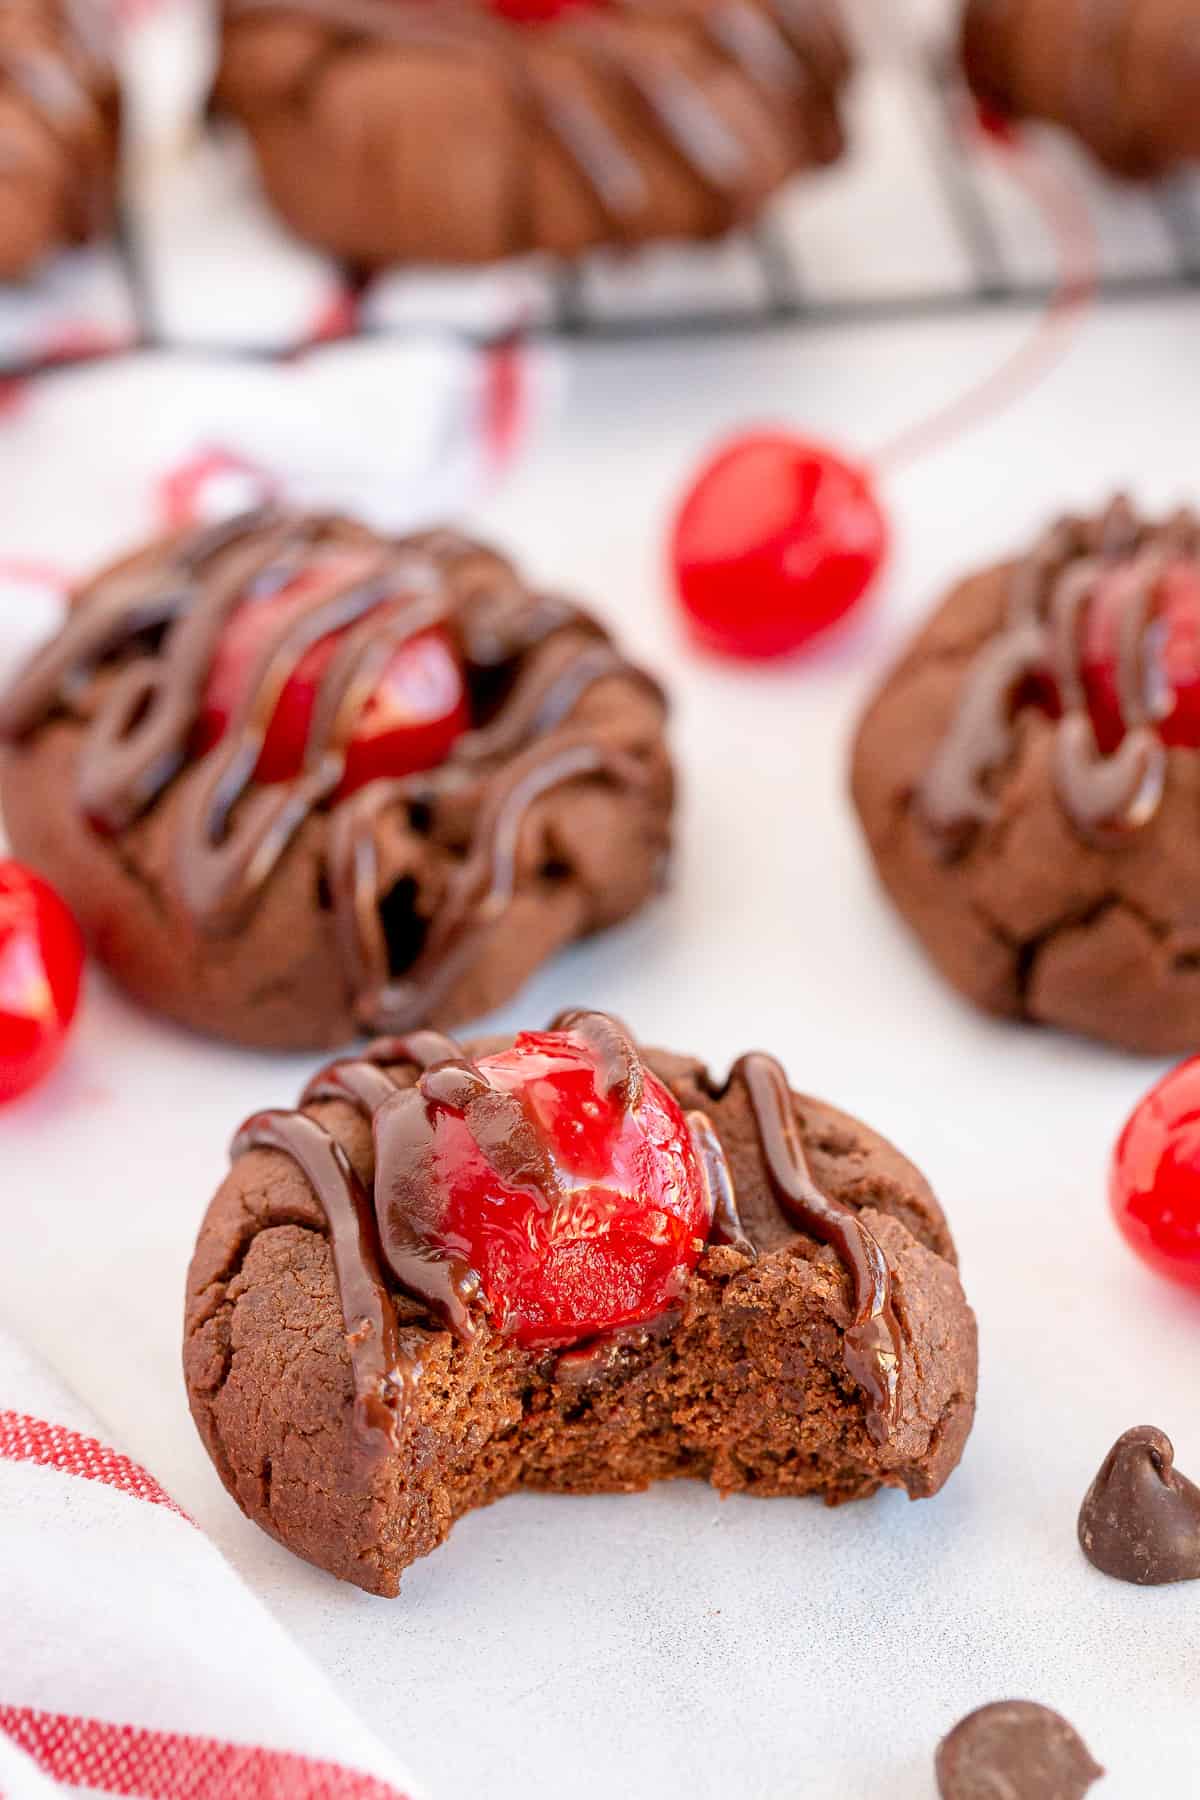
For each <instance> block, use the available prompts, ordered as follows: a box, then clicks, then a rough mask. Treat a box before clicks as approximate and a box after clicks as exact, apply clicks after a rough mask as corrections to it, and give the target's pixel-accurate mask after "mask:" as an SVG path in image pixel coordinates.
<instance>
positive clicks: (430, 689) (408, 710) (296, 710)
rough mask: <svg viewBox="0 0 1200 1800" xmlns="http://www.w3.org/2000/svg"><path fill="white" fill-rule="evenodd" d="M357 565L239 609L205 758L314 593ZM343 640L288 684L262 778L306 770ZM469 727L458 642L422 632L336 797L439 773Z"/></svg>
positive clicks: (324, 564)
mask: <svg viewBox="0 0 1200 1800" xmlns="http://www.w3.org/2000/svg"><path fill="white" fill-rule="evenodd" d="M356 566H357V565H356V564H355V562H354V561H353V560H352V559H347V558H346V557H344V556H342V557H329V558H326V559H325V560H323V561H320V562H317V563H314V564H313V566H312V567H311V568H309V569H307V570H305V572H304V573H303V574H302V575H298V576H296V577H295V578H294V579H293V580H291V581H289V582H288V583H287V584H286V585H285V586H283V587H280V588H278V589H276V590H275V591H273V592H268V593H265V594H260V595H250V596H248V597H247V598H246V599H245V600H244V601H243V602H242V604H241V605H240V606H239V607H238V608H237V609H236V611H235V612H234V613H233V615H232V617H231V618H230V620H229V622H228V624H227V625H226V627H225V631H224V633H223V634H222V637H221V642H220V644H219V646H218V649H217V654H216V656H215V658H214V659H213V664H212V668H211V670H210V672H209V677H208V683H207V686H206V688H205V693H204V700H203V704H202V706H201V711H200V716H199V719H198V721H197V725H196V732H195V737H194V740H193V749H194V751H195V754H196V755H198V756H203V755H205V754H206V753H207V752H208V751H209V750H211V749H212V747H213V746H214V745H215V744H217V743H218V742H219V741H220V739H221V738H222V737H223V736H224V734H225V732H226V730H227V729H228V726H229V721H230V719H231V718H232V717H233V714H234V712H235V711H236V709H237V707H238V706H239V705H240V703H241V701H242V699H243V697H244V696H245V693H246V689H247V686H248V684H249V682H250V681H251V679H252V677H253V675H254V673H255V671H256V669H257V668H258V666H259V663H260V661H261V658H262V657H263V655H264V654H265V653H266V651H267V650H268V647H269V645H270V643H271V641H272V639H273V638H275V637H276V636H277V635H278V633H279V632H280V631H282V630H286V628H287V625H288V622H289V620H291V619H292V618H294V617H295V616H296V615H297V613H298V612H299V610H300V609H301V607H302V606H303V605H304V604H305V603H307V602H310V601H311V600H312V599H313V597H314V595H318V594H319V593H320V592H321V591H323V590H326V589H327V590H328V591H329V592H330V593H331V594H332V593H334V592H335V591H336V589H337V588H338V587H339V586H340V585H342V584H343V583H344V582H345V581H346V579H347V578H348V577H349V578H352V577H353V574H354V572H355V569H356ZM344 635H345V632H344V630H343V631H334V632H330V633H329V634H328V635H327V636H325V637H323V638H319V639H318V640H317V641H316V642H315V643H314V644H312V645H311V646H310V647H309V649H308V650H307V651H306V652H305V653H304V655H303V656H302V658H301V660H300V662H299V663H298V665H297V667H296V670H295V673H294V674H293V675H292V677H291V679H290V680H289V681H288V682H287V683H286V684H285V685H284V687H283V689H282V691H281V692H280V694H279V697H278V699H277V701H276V703H275V707H274V710H273V712H272V714H271V720H270V724H269V725H268V727H267V730H266V734H265V736H264V738H263V744H262V749H261V751H260V753H259V758H258V762H257V764H256V766H255V771H254V777H255V780H256V781H260V782H274V781H290V780H291V779H292V778H293V776H295V775H297V774H298V773H299V771H300V767H301V764H302V762H303V757H304V746H305V743H306V741H307V738H308V730H309V726H310V724H311V721H312V716H313V709H314V707H315V704H316V698H317V690H318V688H319V687H320V685H321V681H322V678H323V677H324V675H325V672H326V670H327V669H328V667H329V665H330V663H331V661H332V660H333V657H334V656H335V654H336V652H337V648H338V645H339V643H340V642H341V640H342V638H343V637H344ZM469 726H470V709H469V705H468V699H467V689H466V681H465V678H464V675H463V669H462V664H461V662H460V660H459V657H458V653H457V651H456V650H455V648H454V645H453V644H452V643H451V641H450V638H449V637H448V635H447V634H446V632H445V631H443V630H441V629H440V628H439V627H432V628H430V629H429V630H426V631H421V632H418V633H416V634H415V635H414V636H413V637H411V638H409V639H407V640H406V641H405V642H404V643H402V644H401V645H399V646H398V648H397V650H396V652H395V654H394V655H393V656H392V658H391V659H390V661H389V662H388V663H387V665H386V667H385V668H384V670H383V673H382V675H381V676H380V679H379V681H378V682H377V684H376V686H375V688H374V690H373V692H372V693H371V695H370V697H369V698H368V699H367V701H366V703H365V704H364V706H363V709H362V712H361V714H360V716H359V719H358V723H357V724H356V726H355V729H354V733H353V736H352V737H351V739H350V742H349V745H348V746H347V749H346V766H345V770H344V772H343V775H342V780H341V783H340V785H339V787H338V789H337V792H336V794H335V796H334V798H335V799H337V800H344V799H345V798H346V797H347V795H349V794H352V793H354V792H355V791H356V789H358V788H361V787H365V786H366V784H367V783H368V782H370V781H375V780H377V779H379V778H382V777H390V778H395V777H398V776H401V775H411V774H414V773H415V772H416V771H418V770H420V769H431V768H434V767H435V766H436V765H437V764H438V763H440V762H443V761H444V760H445V758H446V757H447V756H448V755H449V753H450V750H451V749H452V747H453V745H454V743H455V741H456V740H457V739H458V738H459V737H460V736H461V735H462V733H463V732H464V731H466V730H467V729H468V728H469Z"/></svg>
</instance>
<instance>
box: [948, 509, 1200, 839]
mask: <svg viewBox="0 0 1200 1800" xmlns="http://www.w3.org/2000/svg"><path fill="white" fill-rule="evenodd" d="M1197 556H1200V519H1197V517H1196V516H1195V515H1194V514H1192V513H1190V512H1180V513H1178V514H1176V515H1175V516H1174V517H1172V518H1170V519H1168V520H1167V521H1166V522H1165V523H1164V524H1162V525H1160V526H1157V527H1153V526H1148V525H1143V524H1141V523H1139V521H1138V520H1137V518H1136V517H1135V516H1134V514H1133V512H1132V509H1131V508H1130V506H1129V504H1128V502H1127V501H1126V500H1124V499H1122V498H1118V499H1117V500H1114V501H1113V503H1112V504H1111V505H1110V506H1109V508H1108V509H1107V511H1106V512H1104V513H1103V514H1102V515H1101V516H1100V517H1099V518H1098V519H1096V520H1082V519H1064V520H1060V521H1059V522H1058V523H1057V524H1056V525H1054V526H1053V527H1052V528H1051V529H1050V530H1049V531H1048V532H1047V533H1046V535H1045V537H1044V538H1043V539H1042V541H1041V542H1040V543H1039V544H1038V546H1037V548H1036V549H1035V550H1034V551H1033V553H1032V555H1031V556H1029V557H1028V558H1026V560H1025V561H1024V562H1022V563H1020V564H1018V565H1017V566H1016V568H1015V569H1014V570H1013V573H1012V575H1011V577H1010V586H1009V603H1008V615H1007V619H1006V622H1005V624H1004V626H1003V628H1002V629H1001V631H1000V632H999V633H998V634H997V635H996V636H995V637H993V638H992V639H990V640H989V642H987V643H986V644H985V645H984V646H983V648H982V650H980V651H979V653H978V654H977V656H976V658H975V660H974V662H973V664H972V665H971V668H970V670H969V671H968V674H967V677H966V681H965V683H964V686H963V691H962V697H961V700H960V703H959V707H958V711H957V713H956V714H955V716H954V719H953V720H952V722H951V725H950V728H949V731H948V732H947V734H946V737H945V739H944V740H943V742H942V745H941V748H940V749H939V750H938V752H937V755H936V756H935V757H934V759H933V761H932V763H931V764H930V767H929V769H928V772H927V773H926V776H925V779H924V781H923V783H922V785H921V788H920V792H919V805H920V810H921V813H922V815H923V817H924V818H925V820H926V822H927V823H928V824H929V826H930V827H931V828H932V829H933V831H934V832H935V833H937V835H938V836H939V837H940V838H941V839H942V840H943V842H944V843H945V845H946V847H947V849H948V850H949V851H950V852H951V853H952V854H953V853H955V852H958V851H960V850H961V849H963V848H964V847H965V846H966V845H967V844H968V843H969V842H970V839H971V836H972V834H973V833H974V831H975V830H976V829H977V828H978V827H979V826H981V825H985V824H987V823H988V821H989V820H991V819H993V818H994V817H995V816H996V813H997V810H998V806H999V802H998V799H997V796H996V793H995V779H996V777H997V776H998V774H999V773H1000V771H1001V770H1002V769H1003V768H1004V766H1005V764H1006V763H1007V762H1009V761H1010V759H1011V757H1012V755H1013V752H1014V749H1015V747H1016V741H1017V736H1016V733H1017V725H1016V720H1017V715H1018V713H1019V711H1020V709H1021V705H1022V701H1023V698H1024V694H1025V690H1026V688H1027V686H1028V684H1029V683H1031V682H1033V681H1035V680H1037V679H1039V678H1042V679H1045V678H1046V677H1050V678H1051V679H1052V680H1053V681H1054V683H1055V685H1056V687H1057V690H1058V695H1059V700H1060V704H1061V709H1062V711H1061V717H1060V718H1059V720H1058V723H1057V726H1056V729H1055V743H1054V780H1055V785H1056V788H1057V791H1058V794H1059V798H1060V800H1061V802H1062V805H1063V808H1064V810H1065V811H1066V813H1067V816H1068V818H1070V820H1071V821H1072V823H1073V824H1074V826H1075V828H1076V829H1077V830H1078V831H1079V832H1080V833H1081V835H1083V836H1085V837H1087V838H1090V839H1094V840H1096V841H1098V842H1109V841H1112V840H1114V839H1120V838H1122V837H1124V836H1127V835H1128V833H1130V832H1131V831H1136V830H1138V829H1139V828H1140V827H1141V826H1143V825H1145V824H1146V823H1147V822H1148V821H1149V820H1150V819H1151V818H1153V816H1154V814H1155V813H1156V812H1157V810H1158V807H1159V804H1160V802H1161V800H1162V795H1163V789H1164V784H1165V781H1166V769H1167V752H1166V747H1165V746H1164V744H1163V741H1162V738H1161V736H1160V734H1159V732H1158V729H1157V726H1158V724H1159V722H1160V721H1161V720H1162V719H1163V717H1164V716H1165V715H1166V713H1167V712H1168V711H1169V710H1170V706H1171V701H1172V696H1171V694H1170V692H1169V690H1168V689H1167V688H1166V684H1165V682H1164V680H1163V677H1162V673H1161V671H1160V669H1159V667H1158V659H1157V655H1156V645H1155V642H1154V637H1155V634H1154V629H1153V620H1154V609H1155V603H1156V597H1157V590H1158V585H1159V580H1160V577H1161V575H1162V573H1163V571H1164V569H1165V568H1166V567H1167V566H1168V565H1169V564H1170V563H1171V561H1172V560H1179V559H1182V558H1195V557H1197ZM1101 578H1105V579H1108V580H1116V581H1119V582H1120V584H1121V586H1120V593H1119V606H1120V622H1119V637H1118V645H1117V671H1116V674H1117V698H1118V702H1119V706H1120V714H1121V723H1122V726H1123V735H1122V737H1121V740H1120V742H1119V744H1118V745H1117V746H1116V748H1115V749H1114V750H1113V751H1112V752H1111V754H1108V755H1105V754H1104V753H1103V752H1102V751H1101V750H1100V748H1099V746H1098V744H1097V741H1096V732H1095V727H1094V725H1093V722H1092V718H1091V714H1090V711H1089V707H1088V697H1087V693H1086V690H1085V686H1084V680H1083V672H1082V656H1083V648H1082V646H1083V628H1084V623H1085V617H1084V615H1085V611H1086V607H1087V605H1088V603H1089V601H1090V599H1091V596H1092V594H1093V593H1094V591H1095V587H1096V583H1097V581H1098V580H1099V579H1101Z"/></svg>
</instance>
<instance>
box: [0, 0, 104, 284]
mask: <svg viewBox="0 0 1200 1800" xmlns="http://www.w3.org/2000/svg"><path fill="white" fill-rule="evenodd" d="M118 112H119V103H118V97H117V81H116V73H115V71H114V68H113V64H112V57H111V48H110V44H109V39H108V24H107V20H106V15H105V13H104V12H103V10H102V8H101V6H100V4H99V0H78V3H77V4H70V5H68V4H67V3H66V0H5V4H4V5H3V6H0V280H4V281H11V280H13V279H14V278H16V277H19V276H24V275H28V274H29V273H30V272H31V271H32V270H34V269H35V268H36V267H37V266H38V264H39V263H41V262H42V261H43V260H44V259H45V258H46V257H47V256H49V255H51V254H52V253H53V252H54V251H56V250H62V249H65V248H67V247H69V246H70V245H72V244H80V243H83V242H84V241H85V240H87V239H88V238H91V237H95V236H97V235H99V234H100V233H101V232H103V231H104V230H105V229H107V226H108V224H109V221H110V219H111V216H112V210H113V200H114V190H115V184H116V173H115V170H116V155H117V135H118Z"/></svg>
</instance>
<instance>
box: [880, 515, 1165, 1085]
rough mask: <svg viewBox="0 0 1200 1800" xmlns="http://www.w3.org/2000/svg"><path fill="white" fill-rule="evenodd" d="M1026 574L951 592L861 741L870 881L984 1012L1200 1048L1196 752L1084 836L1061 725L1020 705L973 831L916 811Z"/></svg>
mask: <svg viewBox="0 0 1200 1800" xmlns="http://www.w3.org/2000/svg"><path fill="white" fill-rule="evenodd" d="M1112 517H1116V509H1115V508H1114V509H1110V513H1109V514H1108V515H1102V518H1112ZM1122 517H1123V518H1124V517H1126V515H1122ZM1099 526H1100V521H1097V522H1095V527H1094V528H1095V529H1097V530H1098V529H1099ZM1089 528H1091V527H1089ZM1138 529H1140V530H1142V531H1143V532H1144V533H1145V534H1146V536H1147V537H1149V536H1150V528H1146V527H1144V526H1139V527H1138ZM1162 529H1164V530H1165V529H1166V527H1164V528H1162ZM1027 566H1028V565H1027V564H1022V563H1018V562H1007V563H1003V564H1000V565H998V566H996V567H993V568H990V569H987V570H984V571H983V572H981V573H978V574H975V575H972V576H970V577H968V578H967V579H966V580H964V581H963V582H961V583H960V584H959V585H958V586H957V587H956V588H955V589H954V590H953V591H952V593H951V594H950V595H949V597H948V598H947V599H946V600H945V602H944V603H943V604H942V606H941V607H940V608H939V609H938V610H937V611H936V613H935V614H934V615H933V617H932V618H931V619H930V621H929V622H928V624H927V625H926V626H925V627H924V629H923V630H922V631H921V632H920V633H919V634H918V636H917V637H916V639H915V641H914V642H913V643H912V645H911V646H910V648H909V650H908V651H907V652H906V654H905V655H904V656H903V658H902V660H901V661H900V663H899V664H898V666H897V667H896V668H895V669H894V670H893V671H892V673H891V674H890V675H889V677H888V678H887V680H886V681H885V682H884V685H883V687H882V689H881V690H880V692H879V693H878V695H877V696H876V698H875V699H874V700H873V702H872V703H871V705H870V706H869V708H868V710H867V712H866V714H865V716H864V718H863V720H862V722H861V724H860V726H859V729H858V733H857V737H856V741H855V745H854V752H853V763H852V776H851V781H852V791H853V798H854V802H855V805H856V807H857V809H858V813H859V816H860V818H861V821H862V825H863V829H864V832H865V834H866V838H867V843H868V845H869V848H870V851H871V854H872V857H873V858H874V862H875V866H876V869H877V871H878V874H879V876H880V878H881V880H882V882H883V884H884V886H885V887H886V889H887V891H888V893H889V894H890V895H891V898H892V899H893V901H894V902H895V904H896V906H897V907H898V909H899V911H900V912H901V913H902V914H903V916H904V917H905V918H906V919H907V921H908V922H909V924H910V925H911V926H912V928H913V929H914V931H915V932H916V934H917V936H918V937H919V938H920V939H921V941H922V943H923V945H924V947H925V949H926V951H927V953H928V955H929V956H930V957H931V959H932V960H933V962H934V963H935V964H936V966H937V967H938V969H939V970H940V971H941V973H942V974H943V975H944V976H945V977H946V979H947V980H948V981H950V982H951V983H952V984H953V985H954V986H955V987H956V988H957V989H958V990H959V991H960V992H961V993H962V994H964V995H965V996H966V997H967V998H968V999H969V1000H971V1001H973V1002H974V1003H975V1004H976V1005H977V1006H980V1007H982V1008H983V1009H984V1010H986V1011H988V1012H992V1013H996V1014H1000V1015H1002V1016H1005V1017H1009V1018H1014V1019H1025V1020H1029V1021H1032V1022H1035V1023H1039V1024H1044V1025H1053V1026H1059V1027H1062V1028H1064V1029H1066V1030H1069V1031H1074V1032H1079V1033H1082V1034H1085V1035H1088V1036H1091V1037H1096V1038H1101V1039H1104V1040H1107V1041H1109V1042H1112V1043H1114V1044H1117V1045H1120V1046H1121V1047H1123V1048H1126V1049H1129V1050H1133V1051H1138V1052H1145V1053H1148V1054H1156V1055H1158V1054H1173V1053H1175V1052H1179V1051H1185V1050H1192V1049H1195V1048H1196V1045H1197V1042H1200V833H1198V832H1197V830H1196V818H1197V813H1198V808H1200V754H1197V752H1196V751H1195V750H1193V749H1191V748H1189V747H1183V746H1174V747H1170V748H1163V749H1162V750H1161V752H1160V760H1161V768H1162V782H1161V791H1160V793H1159V795H1158V797H1157V799H1156V801H1155V805H1154V807H1153V810H1152V811H1150V812H1149V815H1148V816H1147V817H1145V818H1144V819H1142V820H1140V821H1139V822H1138V823H1137V825H1136V828H1134V829H1129V830H1127V831H1121V832H1110V833H1109V834H1107V835H1103V834H1101V835H1099V836H1097V835H1092V834H1089V833H1088V832H1087V831H1084V830H1081V829H1080V826H1079V822H1078V820H1077V819H1073V818H1072V817H1071V814H1070V808H1069V806H1068V805H1066V804H1064V798H1063V791H1062V790H1063V782H1062V774H1061V769H1062V742H1061V730H1062V721H1061V719H1059V718H1056V717H1054V716H1052V715H1051V714H1049V713H1048V712H1047V711H1046V710H1044V709H1043V708H1041V707H1039V706H1037V705H1027V704H1016V705H1014V707H1013V709H1012V714H1011V719H1010V721H1009V723H1008V725H1007V726H1006V743H1005V749H1004V754H1003V756H1002V757H1001V758H1000V760H999V761H998V763H997V764H996V766H995V767H993V768H990V769H987V770H986V771H985V772H984V781H983V787H984V789H985V790H986V801H987V804H986V808H982V807H981V808H980V816H979V817H977V818H976V819H974V820H973V821H971V822H970V829H969V831H967V832H965V833H964V834H963V835H962V836H961V837H960V839H959V840H958V841H957V842H955V841H952V840H948V839H947V838H946V837H945V835H943V834H939V832H938V831H937V830H936V829H931V825H930V821H929V818H928V816H927V815H926V811H925V809H924V808H923V806H922V793H923V791H927V784H928V782H929V779H930V772H931V770H933V769H934V767H935V765H936V764H937V762H938V760H939V758H940V757H942V756H943V755H944V752H945V746H946V744H947V741H948V740H949V739H950V736H951V733H952V731H953V729H954V727H955V723H956V720H958V719H959V718H960V717H961V716H962V714H963V713H964V711H965V708H966V704H967V695H968V689H969V685H970V683H971V682H972V681H973V680H974V679H976V678H977V677H976V671H977V670H978V668H979V665H980V660H981V658H982V657H983V656H984V655H985V654H986V653H987V652H988V648H989V646H992V645H995V644H996V643H997V642H998V641H999V640H1000V639H1001V637H1002V636H1003V634H1004V633H1005V632H1006V631H1010V630H1011V629H1012V627H1011V623H1010V618H1011V615H1010V607H1011V602H1012V596H1013V592H1014V583H1015V582H1016V581H1017V580H1018V579H1019V578H1020V575H1021V572H1022V570H1023V569H1024V568H1026V567H1027Z"/></svg>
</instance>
